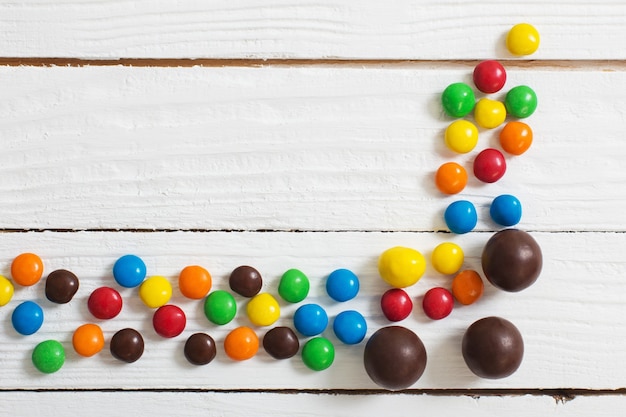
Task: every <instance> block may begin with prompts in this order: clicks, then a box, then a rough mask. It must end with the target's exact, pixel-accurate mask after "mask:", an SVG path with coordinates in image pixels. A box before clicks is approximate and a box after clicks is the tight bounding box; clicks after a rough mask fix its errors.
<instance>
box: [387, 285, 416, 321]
mask: <svg viewBox="0 0 626 417" xmlns="http://www.w3.org/2000/svg"><path fill="white" fill-rule="evenodd" d="M380 308H381V309H382V310H383V314H384V315H385V317H387V320H389V321H401V320H404V319H405V318H407V317H409V314H411V311H413V301H411V297H409V294H407V293H406V291H404V290H403V289H400V288H391V289H389V290H387V291H385V293H384V294H383V296H382V297H381V298H380Z"/></svg>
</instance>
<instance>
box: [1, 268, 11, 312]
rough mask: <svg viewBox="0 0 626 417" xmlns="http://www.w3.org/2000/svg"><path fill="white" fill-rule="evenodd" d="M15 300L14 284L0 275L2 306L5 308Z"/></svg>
mask: <svg viewBox="0 0 626 417" xmlns="http://www.w3.org/2000/svg"><path fill="white" fill-rule="evenodd" d="M11 298H13V283H12V282H11V281H9V279H8V278H7V277H5V276H2V275H0V306H5V305H7V304H8V303H9V301H11Z"/></svg>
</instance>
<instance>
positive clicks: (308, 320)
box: [293, 304, 328, 336]
mask: <svg viewBox="0 0 626 417" xmlns="http://www.w3.org/2000/svg"><path fill="white" fill-rule="evenodd" d="M293 325H294V327H295V328H296V330H297V331H299V332H300V333H302V334H303V335H304V336H315V335H318V334H320V333H322V332H323V331H324V330H326V326H328V315H327V314H326V311H325V310H324V309H323V308H322V307H321V306H319V305H317V304H304V305H302V306H300V307H299V308H298V309H297V310H296V312H295V313H294V315H293Z"/></svg>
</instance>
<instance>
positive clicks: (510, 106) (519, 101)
mask: <svg viewBox="0 0 626 417" xmlns="http://www.w3.org/2000/svg"><path fill="white" fill-rule="evenodd" d="M504 105H505V106H506V111H508V112H509V114H511V116H513V117H517V118H520V119H523V118H526V117H528V116H530V115H531V114H533V113H534V112H535V110H536V109H537V94H535V91H534V90H533V89H532V88H530V87H528V86H526V85H518V86H517V87H513V88H512V89H511V90H509V92H508V93H507V94H506V98H505V99H504Z"/></svg>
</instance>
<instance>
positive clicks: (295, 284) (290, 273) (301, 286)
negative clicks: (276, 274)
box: [278, 268, 311, 303]
mask: <svg viewBox="0 0 626 417" xmlns="http://www.w3.org/2000/svg"><path fill="white" fill-rule="evenodd" d="M310 286H311V284H310V283H309V278H308V277H307V276H306V275H305V274H304V273H303V272H302V271H300V270H299V269H295V268H292V269H289V270H287V271H286V272H285V273H284V274H283V275H282V277H281V278H280V283H279V284H278V294H279V295H280V296H281V297H282V298H283V300H285V301H287V302H289V303H299V302H300V301H302V300H304V299H305V298H306V297H307V295H309V289H310Z"/></svg>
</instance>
